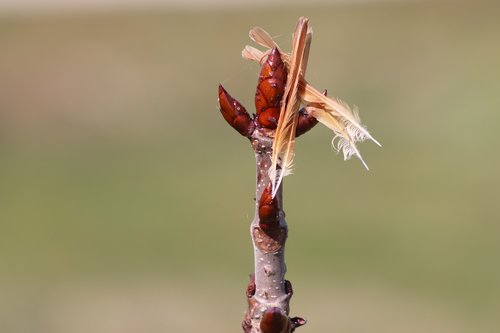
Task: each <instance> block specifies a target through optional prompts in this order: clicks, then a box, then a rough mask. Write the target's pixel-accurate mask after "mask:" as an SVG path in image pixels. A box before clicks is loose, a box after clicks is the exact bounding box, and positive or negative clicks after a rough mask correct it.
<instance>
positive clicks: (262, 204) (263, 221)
mask: <svg viewBox="0 0 500 333" xmlns="http://www.w3.org/2000/svg"><path fill="white" fill-rule="evenodd" d="M278 214H279V208H278V199H277V198H276V197H274V198H273V196H272V186H271V184H269V185H268V186H267V187H266V188H265V189H264V191H263V192H262V196H261V197H260V200H259V226H260V227H261V228H262V230H264V232H268V231H271V230H272V229H276V227H278V226H279V219H278Z"/></svg>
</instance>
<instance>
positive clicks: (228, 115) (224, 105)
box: [219, 84, 254, 137]
mask: <svg viewBox="0 0 500 333" xmlns="http://www.w3.org/2000/svg"><path fill="white" fill-rule="evenodd" d="M219 105H220V111H221V113H222V116H223V117H224V119H226V121H227V122H228V123H229V125H231V126H232V127H233V128H234V129H235V130H237V131H238V132H239V133H240V134H241V135H243V136H246V137H250V136H251V135H252V133H253V130H254V123H253V120H252V118H251V117H250V115H249V114H248V112H247V110H246V109H245V107H244V106H243V105H241V104H240V102H238V101H237V100H236V99H234V98H232V97H231V95H229V93H228V92H227V91H226V90H225V89H224V87H222V85H220V84H219Z"/></svg>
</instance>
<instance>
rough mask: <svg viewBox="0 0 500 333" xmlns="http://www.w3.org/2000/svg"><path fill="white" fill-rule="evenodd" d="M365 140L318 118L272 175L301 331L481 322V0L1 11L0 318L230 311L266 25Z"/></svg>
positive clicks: (493, 216)
mask: <svg viewBox="0 0 500 333" xmlns="http://www.w3.org/2000/svg"><path fill="white" fill-rule="evenodd" d="M301 15H305V16H308V17H309V18H310V19H311V24H312V26H313V28H314V31H315V35H314V39H313V44H312V50H311V55H310V59H309V67H308V73H307V77H308V79H309V81H310V82H311V83H312V84H313V85H315V86H316V87H317V88H318V89H323V88H328V90H329V94H330V95H332V96H338V97H340V98H342V99H344V100H346V101H348V102H349V103H350V104H356V105H358V106H359V108H360V110H361V117H362V120H363V123H364V124H366V125H367V126H368V128H369V129H370V131H371V133H372V134H373V135H374V136H375V137H376V138H377V139H378V140H379V141H381V142H382V144H383V148H382V149H379V148H377V147H376V146H375V145H373V144H371V143H363V144H361V145H360V149H361V151H362V153H363V156H364V157H365V159H366V161H367V162H368V164H369V166H370V168H371V170H370V171H369V172H366V171H365V170H364V169H363V167H362V165H361V164H360V163H359V162H357V161H354V160H352V161H348V162H343V161H342V158H341V156H338V155H336V154H335V153H334V152H333V151H332V150H331V148H330V140H331V136H332V135H331V133H329V131H328V130H326V129H325V128H320V126H318V127H317V128H315V129H314V131H312V132H311V133H309V134H308V135H306V136H304V137H301V138H300V139H299V140H298V143H297V147H296V150H297V151H296V169H295V175H293V176H291V177H288V178H287V179H286V182H285V183H286V184H285V209H286V213H287V221H288V223H289V227H290V236H289V241H288V243H287V254H286V255H287V266H288V274H287V277H288V278H289V279H290V280H291V281H292V283H294V289H295V292H296V294H295V296H294V298H293V300H292V304H291V305H292V312H291V313H292V314H293V315H301V316H304V317H306V318H307V319H309V324H308V325H307V326H306V327H305V328H301V329H300V330H301V331H303V332H342V333H348V332H349V333H351V332H352V333H355V332H440V333H441V332H453V333H457V332H458V333H460V332H498V329H499V327H500V321H499V319H498V314H499V313H500V224H499V222H500V218H499V212H498V200H499V198H500V175H499V172H500V154H499V152H498V149H499V145H500V136H499V134H498V130H499V128H500V126H499V123H500V79H499V78H500V42H499V41H500V20H499V17H500V7H499V6H498V5H497V4H495V3H493V2H470V3H456V2H452V3H432V2H424V3H399V4H398V3H393V4H372V5H356V6H354V5H353V6H350V5H341V6H325V7H303V8H292V9H289V8H275V7H272V6H271V7H269V8H265V9H264V8H261V9H259V8H257V9H250V10H241V11H237V10H235V11H231V10H227V11H221V10H213V11H192V10H191V11H188V10H186V11H181V10H177V11H173V10H171V11H169V10H157V11H153V10H151V11H146V10H144V11H114V12H101V13H93V14H92V13H80V14H78V13H76V14H75V13H74V14H57V15H56V14H44V15H24V16H12V15H10V16H9V15H3V16H2V17H1V18H0V331H2V332H15V333H17V332H19V333H21V332H23V333H24V332H30V333H31V332H37V333H45V332H47V333H49V332H50V333H59V332H61V333H62V332H64V333H68V332H72V333H73V332H106V333H114V332H120V333H123V332H174V333H183V332H200V331H203V332H221V333H223V332H234V331H238V330H240V328H239V325H240V322H241V320H242V319H243V312H244V309H245V306H246V305H245V299H244V288H245V285H246V282H247V279H248V274H249V273H250V272H251V271H252V260H253V258H252V250H251V243H250V239H249V233H248V226H249V222H250V221H251V219H252V217H253V193H254V172H255V170H254V168H255V167H254V157H253V154H252V150H251V148H250V146H249V144H248V142H247V141H246V140H245V139H243V138H242V137H240V136H239V135H238V134H237V133H236V132H234V131H233V130H232V129H231V128H229V126H228V125H227V124H226V123H225V122H224V120H223V119H222V117H221V116H220V115H219V113H218V111H217V85H218V83H219V82H222V83H223V84H224V86H225V87H226V88H227V89H228V90H229V91H230V92H231V94H232V95H233V96H235V97H237V98H238V99H239V100H240V101H241V102H243V103H244V104H245V105H246V106H247V108H248V109H249V110H250V111H253V101H252V98H253V93H254V89H255V85H256V81H257V74H258V71H259V69H258V66H257V65H256V64H254V63H249V62H245V61H244V60H242V59H241V57H240V51H241V49H242V48H243V46H244V45H245V44H247V43H248V42H249V41H248V38H247V34H248V30H249V29H250V28H251V27H252V26H254V25H259V26H262V27H264V28H265V29H266V30H268V31H269V32H270V33H272V34H273V35H276V36H278V37H277V40H278V41H279V42H280V43H281V44H282V45H283V46H284V47H285V48H286V49H288V48H289V46H290V38H291V31H292V30H293V27H294V26H295V22H296V19H297V17H298V16H301Z"/></svg>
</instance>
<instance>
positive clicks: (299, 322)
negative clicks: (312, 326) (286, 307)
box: [290, 317, 307, 332]
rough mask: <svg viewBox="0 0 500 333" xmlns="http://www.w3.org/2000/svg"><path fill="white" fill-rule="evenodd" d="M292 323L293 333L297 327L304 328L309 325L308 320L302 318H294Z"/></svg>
mask: <svg viewBox="0 0 500 333" xmlns="http://www.w3.org/2000/svg"><path fill="white" fill-rule="evenodd" d="M290 320H291V321H292V332H293V331H295V329H296V328H297V327H300V326H304V325H305V324H307V320H305V319H304V318H300V317H293V318H291V319H290Z"/></svg>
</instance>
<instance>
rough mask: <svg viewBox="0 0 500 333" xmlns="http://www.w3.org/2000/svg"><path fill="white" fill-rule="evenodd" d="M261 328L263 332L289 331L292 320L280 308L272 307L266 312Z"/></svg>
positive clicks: (284, 332) (277, 332)
mask: <svg viewBox="0 0 500 333" xmlns="http://www.w3.org/2000/svg"><path fill="white" fill-rule="evenodd" d="M260 330H261V331H262V333H289V332H290V331H291V322H290V320H289V319H288V317H287V316H286V315H285V314H284V313H283V311H281V309H280V308H277V307H272V308H269V309H267V310H266V311H265V312H264V315H263V316H262V320H261V321H260Z"/></svg>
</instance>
